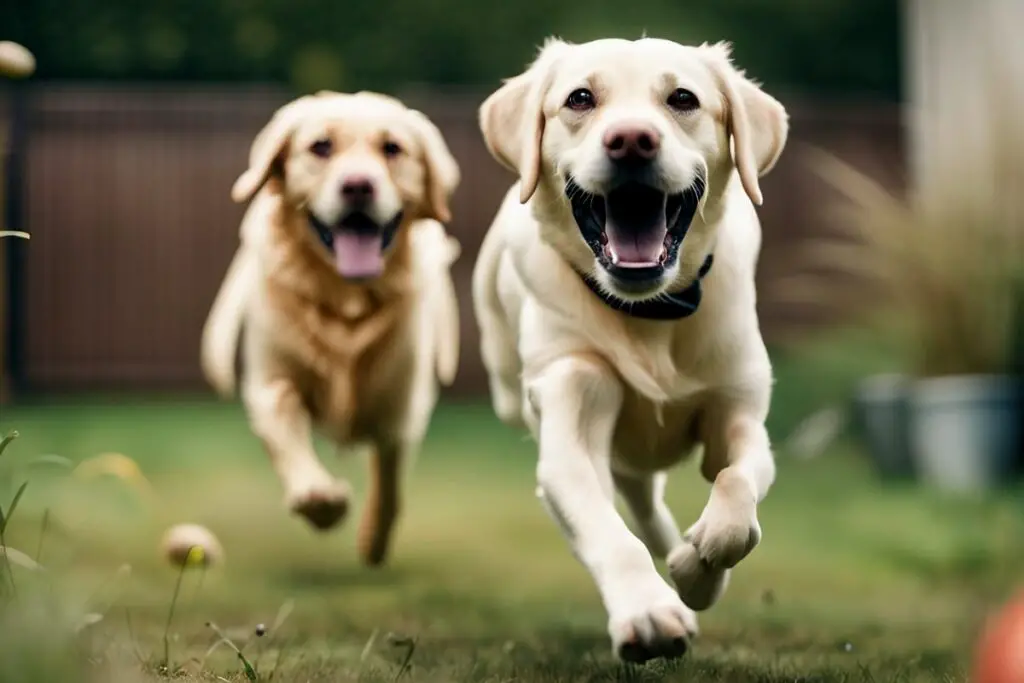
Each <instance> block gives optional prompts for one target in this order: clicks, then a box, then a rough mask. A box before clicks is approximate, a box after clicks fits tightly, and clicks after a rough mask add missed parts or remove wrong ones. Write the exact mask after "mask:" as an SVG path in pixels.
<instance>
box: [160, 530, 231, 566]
mask: <svg viewBox="0 0 1024 683" xmlns="http://www.w3.org/2000/svg"><path fill="white" fill-rule="evenodd" d="M160 547H161V548H162V550H163V554H164V557H166V558H167V561H168V562H170V563H171V564H173V565H174V566H176V567H182V566H195V567H209V566H211V565H215V564H220V563H221V562H223V561H224V549H223V548H222V547H221V545H220V541H218V540H217V537H216V536H214V535H213V532H211V531H210V530H209V529H207V528H206V527H204V526H200V525H198V524H178V525H176V526H173V527H171V528H170V529H168V530H167V532H166V533H165V534H164V538H163V541H162V542H161V544H160Z"/></svg>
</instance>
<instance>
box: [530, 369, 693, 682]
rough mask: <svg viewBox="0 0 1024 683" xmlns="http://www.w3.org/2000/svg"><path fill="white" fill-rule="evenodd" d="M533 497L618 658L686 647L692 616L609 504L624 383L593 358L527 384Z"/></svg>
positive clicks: (645, 656) (666, 652)
mask: <svg viewBox="0 0 1024 683" xmlns="http://www.w3.org/2000/svg"><path fill="white" fill-rule="evenodd" d="M527 391H528V396H529V401H528V406H529V408H530V413H529V422H530V425H531V427H532V428H533V431H534V433H535V434H536V435H537V437H538V441H539V445H540V458H539V462H538V465H537V479H538V483H539V485H540V486H539V493H540V494H541V497H542V499H543V501H544V504H545V506H546V507H547V509H548V511H549V512H550V513H551V516H552V517H553V518H554V519H555V521H556V522H557V523H558V525H559V527H561V530H562V532H563V534H564V535H565V537H566V539H567V540H568V541H569V544H570V546H571V547H572V551H573V554H574V555H575V556H576V557H577V558H578V559H579V560H580V562H582V563H583V565H584V566H585V567H586V568H587V570H588V571H589V572H590V574H591V576H592V577H593V579H594V582H595V583H596V584H597V589H598V591H599V593H600V594H601V598H602V600H603V602H604V605H605V608H606V609H607V611H608V617H609V619H608V632H609V635H610V636H611V639H612V647H613V649H614V651H615V653H616V655H617V656H618V657H619V658H621V659H624V660H627V661H636V662H642V661H646V660H648V659H653V658H655V657H678V656H680V655H682V654H683V653H684V652H686V649H687V647H688V644H689V638H690V636H692V635H693V634H694V633H695V632H696V629H697V626H696V620H695V618H694V615H693V612H691V611H690V610H689V609H688V608H687V607H686V606H685V605H684V604H683V602H682V601H681V600H680V598H679V596H678V595H677V594H676V592H675V591H674V590H673V589H672V588H671V587H670V586H669V585H668V584H667V583H666V582H665V580H664V579H663V578H662V577H661V575H659V574H658V571H657V569H656V567H655V566H654V560H653V559H652V558H651V554H650V553H649V552H648V551H647V549H646V548H645V547H644V544H643V542H641V541H640V539H638V538H637V537H636V536H634V535H633V534H632V533H631V532H630V530H629V528H628V527H627V526H626V523H625V522H624V521H623V520H622V518H621V517H620V516H619V514H618V512H617V511H616V509H615V504H614V500H613V491H614V489H613V486H612V477H611V472H610V469H609V462H610V455H611V439H612V432H613V430H614V428H615V423H616V420H617V418H618V415H619V410H620V408H621V406H622V386H621V384H620V383H619V381H618V379H617V378H616V377H615V375H614V374H613V373H612V371H611V370H610V369H608V368H607V367H605V366H604V365H603V364H601V362H600V361H599V360H596V359H593V360H591V359H589V358H580V357H569V358H563V359H560V360H557V361H555V362H554V363H552V364H551V365H549V366H547V367H546V368H545V369H543V370H541V371H540V373H539V374H538V375H536V376H534V377H533V378H531V381H530V382H529V384H528V389H527Z"/></svg>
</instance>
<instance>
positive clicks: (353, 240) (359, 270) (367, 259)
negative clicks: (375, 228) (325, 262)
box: [334, 230, 384, 278]
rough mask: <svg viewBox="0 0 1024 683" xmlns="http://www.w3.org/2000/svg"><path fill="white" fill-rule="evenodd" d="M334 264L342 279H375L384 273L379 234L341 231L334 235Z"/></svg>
mask: <svg viewBox="0 0 1024 683" xmlns="http://www.w3.org/2000/svg"><path fill="white" fill-rule="evenodd" d="M334 264H335V267H336V268H337V269H338V272H339V273H340V274H341V276H342V277H351V278H365V277H376V276H378V275H380V274H381V273H382V272H383V271H384V254H383V245H382V243H381V234H380V233H379V232H356V231H354V230H341V231H338V232H336V233H334Z"/></svg>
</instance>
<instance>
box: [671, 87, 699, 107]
mask: <svg viewBox="0 0 1024 683" xmlns="http://www.w3.org/2000/svg"><path fill="white" fill-rule="evenodd" d="M665 103H666V104H667V105H668V106H670V107H672V108H673V109H676V110H678V111H693V110H694V109H699V108H700V100H698V99H697V96H696V95H694V94H693V93H692V92H690V91H689V90H687V89H686V88H676V89H675V90H673V91H672V94H671V95H669V96H668V99H667V100H666V101H665Z"/></svg>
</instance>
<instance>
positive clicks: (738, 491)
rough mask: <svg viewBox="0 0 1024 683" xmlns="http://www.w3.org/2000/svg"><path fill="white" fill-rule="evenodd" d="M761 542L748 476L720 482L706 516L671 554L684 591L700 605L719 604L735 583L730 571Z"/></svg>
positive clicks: (677, 581) (675, 578)
mask: <svg viewBox="0 0 1024 683" xmlns="http://www.w3.org/2000/svg"><path fill="white" fill-rule="evenodd" d="M760 542H761V525H760V524H759V523H758V521H757V505H756V501H755V499H754V496H753V494H752V492H751V491H750V488H749V486H747V485H746V483H745V482H744V481H742V480H738V479H737V480H732V481H722V480H719V481H716V483H715V488H714V489H713V491H712V494H711V499H710V500H709V501H708V505H707V507H706V508H704V512H703V513H702V514H701V516H700V519H698V520H697V523H696V524H694V525H693V526H692V527H690V529H689V530H688V531H687V532H686V533H685V534H684V535H683V542H682V544H680V545H679V546H678V547H676V548H675V549H674V550H673V551H672V552H671V553H670V554H669V556H668V569H669V574H670V575H671V576H672V581H673V582H674V583H675V584H676V589H677V590H678V591H679V596H680V597H681V598H682V599H683V602H685V603H686V604H687V605H689V606H690V607H692V608H693V609H695V610H705V609H707V608H709V607H711V606H712V605H713V604H715V603H716V602H717V601H718V599H719V598H720V597H722V594H723V593H724V592H725V588H726V586H727V585H728V583H729V570H730V569H732V568H733V567H735V566H736V565H737V564H739V562H740V560H742V559H743V558H745V557H746V556H747V555H749V554H750V553H751V551H753V550H754V548H756V547H757V544H758V543H760Z"/></svg>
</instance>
